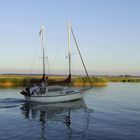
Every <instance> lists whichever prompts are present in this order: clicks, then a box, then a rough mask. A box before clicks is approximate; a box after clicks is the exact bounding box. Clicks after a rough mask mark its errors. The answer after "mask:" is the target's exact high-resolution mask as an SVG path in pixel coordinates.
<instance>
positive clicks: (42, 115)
mask: <svg viewBox="0 0 140 140" xmlns="http://www.w3.org/2000/svg"><path fill="white" fill-rule="evenodd" d="M79 112H80V113H79ZM91 112H93V110H91V109H88V108H87V107H86V104H85V102H84V100H83V99H78V100H75V101H69V102H62V103H54V104H41V103H35V102H26V103H24V104H23V105H22V107H21V113H22V114H23V116H24V118H25V119H33V120H35V121H37V123H38V122H39V124H40V129H41V134H40V138H41V139H45V138H46V135H47V131H46V129H47V130H48V127H49V126H50V124H52V125H55V126H56V125H57V124H58V125H59V127H61V126H65V127H66V128H67V129H68V131H69V133H68V137H69V138H70V137H72V135H73V133H75V132H74V129H75V128H74V127H75V125H76V124H75V119H76V120H78V117H79V115H77V114H80V115H81V114H82V117H80V118H79V119H80V120H81V121H83V122H82V123H83V126H82V127H83V128H82V130H81V135H83V137H84V135H85V132H86V131H87V130H88V125H89V120H90V113H91ZM76 123H77V122H76ZM76 127H77V126H76ZM55 128H56V127H55ZM55 128H54V129H55ZM60 135H61V134H60ZM69 138H68V139H69Z"/></svg>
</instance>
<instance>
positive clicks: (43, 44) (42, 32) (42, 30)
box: [39, 26, 46, 82]
mask: <svg viewBox="0 0 140 140" xmlns="http://www.w3.org/2000/svg"><path fill="white" fill-rule="evenodd" d="M44 30H45V27H44V26H42V27H41V29H40V33H39V35H40V36H41V42H42V55H43V58H42V59H43V64H42V65H43V76H42V81H44V82H45V80H46V78H45V43H44Z"/></svg>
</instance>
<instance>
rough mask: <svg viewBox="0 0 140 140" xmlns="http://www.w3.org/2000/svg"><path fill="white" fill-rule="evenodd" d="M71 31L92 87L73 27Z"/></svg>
mask: <svg viewBox="0 0 140 140" xmlns="http://www.w3.org/2000/svg"><path fill="white" fill-rule="evenodd" d="M70 29H71V32H72V35H73V38H74V41H75V44H76V47H77V50H78V53H79V55H80V58H81V61H82V64H83V66H84V69H85V72H86V75H87V77H88V80H89V83H90V85H91V81H90V78H89V74H88V72H87V69H86V66H85V63H84V60H83V58H82V55H81V52H80V49H79V47H78V43H77V41H76V37H75V35H74V32H73V29H72V27H71V28H70Z"/></svg>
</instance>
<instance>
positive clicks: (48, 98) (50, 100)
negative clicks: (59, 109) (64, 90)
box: [25, 92, 83, 103]
mask: <svg viewBox="0 0 140 140" xmlns="http://www.w3.org/2000/svg"><path fill="white" fill-rule="evenodd" d="M45 95H46V94H44V95H39V96H25V99H26V101H31V102H40V103H55V102H65V101H71V100H77V99H80V98H82V97H83V95H82V93H80V92H79V93H72V94H68V95H66V94H64V95H60V96H59V95H56V96H47V95H46V96H45Z"/></svg>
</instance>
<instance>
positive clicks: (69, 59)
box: [67, 22, 71, 76]
mask: <svg viewBox="0 0 140 140" xmlns="http://www.w3.org/2000/svg"><path fill="white" fill-rule="evenodd" d="M67 26H68V27H67V28H68V61H69V75H70V76H71V53H70V23H69V22H68V25H67Z"/></svg>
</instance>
